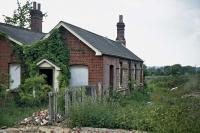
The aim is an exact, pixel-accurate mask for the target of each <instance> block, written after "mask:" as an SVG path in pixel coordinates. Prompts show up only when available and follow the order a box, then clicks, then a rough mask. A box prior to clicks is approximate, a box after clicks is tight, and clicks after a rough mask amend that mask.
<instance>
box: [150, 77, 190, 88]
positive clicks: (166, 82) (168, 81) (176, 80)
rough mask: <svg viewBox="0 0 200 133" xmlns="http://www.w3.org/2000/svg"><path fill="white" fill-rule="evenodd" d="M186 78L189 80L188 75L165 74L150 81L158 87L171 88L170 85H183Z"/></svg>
mask: <svg viewBox="0 0 200 133" xmlns="http://www.w3.org/2000/svg"><path fill="white" fill-rule="evenodd" d="M188 80H189V79H188V76H167V77H159V78H156V79H154V80H152V81H150V82H151V83H152V84H155V85H157V86H159V87H165V88H170V89H171V88H172V87H177V86H180V85H183V84H184V83H185V82H187V81H188Z"/></svg>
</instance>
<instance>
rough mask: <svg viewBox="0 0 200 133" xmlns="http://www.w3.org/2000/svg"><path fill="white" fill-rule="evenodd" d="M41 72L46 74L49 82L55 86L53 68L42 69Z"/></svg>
mask: <svg viewBox="0 0 200 133" xmlns="http://www.w3.org/2000/svg"><path fill="white" fill-rule="evenodd" d="M39 73H40V74H44V75H46V81H47V84H48V85H50V86H52V87H53V69H40V70H39Z"/></svg>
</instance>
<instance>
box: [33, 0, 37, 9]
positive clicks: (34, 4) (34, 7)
mask: <svg viewBox="0 0 200 133" xmlns="http://www.w3.org/2000/svg"><path fill="white" fill-rule="evenodd" d="M33 10H36V2H35V1H34V2H33Z"/></svg>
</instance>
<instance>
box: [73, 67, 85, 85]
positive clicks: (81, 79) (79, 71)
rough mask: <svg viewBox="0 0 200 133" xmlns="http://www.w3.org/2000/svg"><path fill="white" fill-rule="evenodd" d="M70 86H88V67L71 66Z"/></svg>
mask: <svg viewBox="0 0 200 133" xmlns="http://www.w3.org/2000/svg"><path fill="white" fill-rule="evenodd" d="M70 72H71V79H70V86H85V85H88V67H87V66H71V67H70Z"/></svg>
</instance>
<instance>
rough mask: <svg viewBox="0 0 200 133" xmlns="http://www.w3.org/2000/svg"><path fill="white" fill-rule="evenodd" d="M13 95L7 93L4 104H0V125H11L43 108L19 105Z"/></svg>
mask: <svg viewBox="0 0 200 133" xmlns="http://www.w3.org/2000/svg"><path fill="white" fill-rule="evenodd" d="M14 95H15V94H12V93H7V94H6V95H5V104H4V106H0V127H2V126H7V127H13V126H15V125H17V124H18V123H19V122H20V121H21V120H22V119H24V118H25V117H28V116H31V115H32V113H33V112H36V111H38V110H40V109H44V108H45V107H44V106H31V107H19V106H18V105H17V104H16V102H15V100H16V99H15V98H14Z"/></svg>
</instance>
